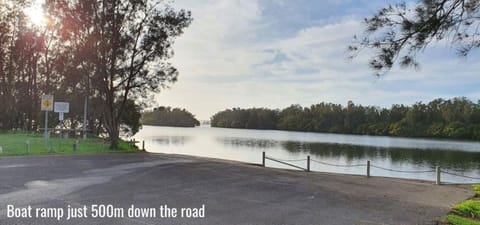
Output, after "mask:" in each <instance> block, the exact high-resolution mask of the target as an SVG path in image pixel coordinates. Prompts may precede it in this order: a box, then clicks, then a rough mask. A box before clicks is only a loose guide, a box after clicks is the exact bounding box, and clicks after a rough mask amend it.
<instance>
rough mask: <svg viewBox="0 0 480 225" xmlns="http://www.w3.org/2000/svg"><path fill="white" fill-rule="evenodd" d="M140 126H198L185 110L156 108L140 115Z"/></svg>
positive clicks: (198, 122)
mask: <svg viewBox="0 0 480 225" xmlns="http://www.w3.org/2000/svg"><path fill="white" fill-rule="evenodd" d="M141 121H142V124H145V125H153V126H171V127H195V126H200V121H198V120H197V119H196V118H195V116H194V115H193V114H192V113H190V112H189V111H187V110H186V109H180V108H171V107H163V106H161V107H157V108H154V109H153V110H152V111H145V112H144V113H142V120H141Z"/></svg>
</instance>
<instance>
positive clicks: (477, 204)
mask: <svg viewBox="0 0 480 225" xmlns="http://www.w3.org/2000/svg"><path fill="white" fill-rule="evenodd" d="M453 209H454V210H456V211H458V212H459V213H460V214H462V215H464V216H468V217H471V218H479V217H480V201H479V200H476V199H470V200H467V201H464V202H462V203H460V204H457V205H455V206H454V207H453Z"/></svg>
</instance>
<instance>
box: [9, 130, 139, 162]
mask: <svg viewBox="0 0 480 225" xmlns="http://www.w3.org/2000/svg"><path fill="white" fill-rule="evenodd" d="M77 143H78V144H77ZM74 145H76V146H77V148H76V149H74ZM0 149H1V152H0V157H1V156H17V155H49V154H60V155H61V154H94V153H108V152H116V153H118V152H138V148H136V147H135V146H131V145H130V144H129V143H127V142H125V141H121V142H120V144H119V149H118V150H110V149H109V144H108V142H106V141H105V140H103V139H101V138H96V137H89V138H87V139H86V140H83V139H81V138H78V139H76V138H60V137H50V138H49V139H48V140H47V141H46V140H45V139H44V138H43V136H42V135H41V134H25V133H0Z"/></svg>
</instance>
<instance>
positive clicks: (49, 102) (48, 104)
mask: <svg viewBox="0 0 480 225" xmlns="http://www.w3.org/2000/svg"><path fill="white" fill-rule="evenodd" d="M42 111H53V95H42Z"/></svg>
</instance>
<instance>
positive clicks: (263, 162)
mask: <svg viewBox="0 0 480 225" xmlns="http://www.w3.org/2000/svg"><path fill="white" fill-rule="evenodd" d="M262 166H263V167H265V152H263V153H262Z"/></svg>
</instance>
